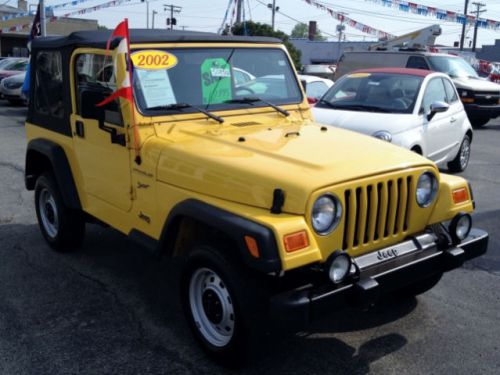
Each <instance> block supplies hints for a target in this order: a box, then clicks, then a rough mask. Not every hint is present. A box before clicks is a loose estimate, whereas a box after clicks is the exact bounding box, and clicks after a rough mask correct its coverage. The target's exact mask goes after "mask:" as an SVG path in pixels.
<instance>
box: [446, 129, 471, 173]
mask: <svg viewBox="0 0 500 375" xmlns="http://www.w3.org/2000/svg"><path fill="white" fill-rule="evenodd" d="M470 146H471V142H470V137H469V136H468V135H465V137H464V139H463V141H462V144H461V145H460V149H459V150H458V153H457V156H455V159H453V160H452V161H450V162H449V163H448V169H449V170H450V172H452V173H459V172H463V171H465V168H467V165H469V159H470Z"/></svg>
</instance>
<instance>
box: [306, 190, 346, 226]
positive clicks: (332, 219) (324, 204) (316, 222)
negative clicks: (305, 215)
mask: <svg viewBox="0 0 500 375" xmlns="http://www.w3.org/2000/svg"><path fill="white" fill-rule="evenodd" d="M341 216H342V205H341V204H340V201H339V200H338V199H337V198H336V197H335V196H333V195H330V194H325V195H322V196H321V197H319V198H318V199H316V202H314V204H313V208H312V215H311V218H312V220H311V221H312V226H313V228H314V230H315V231H316V233H318V234H320V235H326V234H328V233H330V232H331V231H333V230H334V229H335V227H336V226H337V225H338V223H339V221H340V218H341Z"/></svg>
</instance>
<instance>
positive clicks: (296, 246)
mask: <svg viewBox="0 0 500 375" xmlns="http://www.w3.org/2000/svg"><path fill="white" fill-rule="evenodd" d="M283 242H284V243H285V250H286V251H287V252H288V253H291V252H293V251H297V250H300V249H304V248H306V247H308V246H309V238H307V233H306V231H305V230H301V231H300V232H295V233H290V234H287V235H286V236H284V237H283Z"/></svg>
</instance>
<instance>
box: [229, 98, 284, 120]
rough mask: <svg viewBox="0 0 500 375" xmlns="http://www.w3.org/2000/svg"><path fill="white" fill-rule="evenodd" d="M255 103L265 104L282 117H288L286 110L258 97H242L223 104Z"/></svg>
mask: <svg viewBox="0 0 500 375" xmlns="http://www.w3.org/2000/svg"><path fill="white" fill-rule="evenodd" d="M256 102H262V103H264V104H267V105H268V106H269V107H271V108H273V109H275V110H276V111H278V112H279V113H281V114H282V115H283V116H290V112H288V111H287V110H285V109H283V108H281V107H278V106H277V105H276V104H273V103H271V102H268V101H267V100H264V99H261V98H258V97H256V96H255V97H244V98H239V99H231V100H226V101H225V102H224V103H249V104H251V103H256Z"/></svg>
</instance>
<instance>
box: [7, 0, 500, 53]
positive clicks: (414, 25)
mask: <svg viewBox="0 0 500 375" xmlns="http://www.w3.org/2000/svg"><path fill="white" fill-rule="evenodd" d="M67 1H69V0H45V2H46V6H50V5H56V4H61V3H63V2H67ZM108 1H109V0H90V1H88V2H84V3H80V4H78V5H77V6H76V7H69V6H68V7H65V8H64V9H62V10H59V11H56V12H55V15H62V14H64V13H67V12H70V11H74V10H78V9H82V8H89V7H93V6H96V5H99V4H103V3H106V2H108ZM318 1H319V0H318ZM412 1H413V2H415V3H419V4H423V5H427V6H434V7H438V8H441V9H446V10H449V11H454V12H460V13H463V10H464V9H463V8H464V0H459V1H452V0H441V1H435V0H421V1H420V0H412ZM228 2H229V0H149V1H148V4H146V2H141V0H129V1H127V2H125V3H123V4H121V5H119V6H116V7H112V8H107V9H102V10H99V11H95V12H91V13H88V14H86V15H82V16H74V17H81V18H88V19H97V20H98V22H99V24H100V25H104V26H106V27H108V28H114V27H115V26H116V25H117V24H118V23H119V22H120V21H122V20H123V18H128V19H129V26H130V27H131V28H145V27H146V9H147V8H148V7H149V26H150V27H152V13H153V11H155V12H157V13H156V14H155V20H154V24H155V25H154V26H155V28H165V27H166V18H167V17H168V15H167V12H166V11H165V10H164V8H165V7H164V4H174V5H177V6H180V7H182V9H181V12H180V14H177V15H176V18H177V22H178V23H177V25H178V27H179V28H180V27H184V28H185V29H187V30H198V31H208V32H217V30H218V29H219V27H220V25H221V23H222V20H223V17H224V14H225V12H226V9H227V6H228ZM271 2H272V0H245V1H244V3H245V6H244V7H245V17H246V19H247V20H249V19H251V20H253V21H255V22H265V23H269V24H270V23H271V11H270V9H269V8H268V7H267V4H268V3H271ZM483 2H484V3H486V8H485V9H486V12H484V13H483V14H482V15H481V17H483V18H488V19H493V20H498V21H500V0H487V1H486V0H483ZM15 3H16V1H15V0H11V1H9V2H8V5H13V6H15ZM321 3H322V4H324V5H325V6H327V7H329V8H331V9H333V10H335V11H337V12H346V13H347V14H348V17H350V18H352V19H354V20H356V21H358V22H361V23H364V24H366V25H368V26H371V27H373V28H376V29H380V30H383V31H386V32H388V33H391V34H394V35H402V34H405V33H408V32H410V31H414V30H418V29H421V28H424V27H426V26H430V25H432V24H439V25H440V26H441V28H442V31H443V32H442V35H441V36H440V37H438V39H437V41H436V43H438V44H444V45H453V42H454V41H458V40H459V39H460V32H461V28H462V26H461V25H460V24H458V23H452V22H443V21H441V20H438V19H436V18H434V17H431V16H428V17H426V16H419V15H414V14H411V13H405V12H401V11H399V10H397V9H395V8H387V7H384V6H382V5H379V4H376V3H374V2H373V1H370V0H348V1H346V0H343V1H340V0H325V1H321ZM470 3H472V0H471V1H470ZM276 6H278V7H279V11H278V12H277V13H276V20H275V23H276V29H279V30H282V31H284V32H286V33H289V32H290V31H291V30H292V28H293V27H294V26H295V25H296V24H297V23H298V22H304V23H307V22H308V21H310V20H315V21H317V23H318V28H319V29H320V30H321V32H322V33H323V34H324V35H325V36H326V37H328V39H332V40H336V38H337V34H336V26H337V24H338V21H337V20H335V19H334V18H332V17H331V16H330V15H329V14H328V13H327V12H325V11H322V10H320V9H317V8H316V7H314V6H311V5H309V4H307V3H306V2H305V1H304V0H276ZM472 8H473V6H472V5H471V4H469V14H470V10H472ZM345 32H346V38H347V40H350V41H362V40H367V41H369V40H376V38H375V37H374V36H371V35H368V34H363V33H361V32H360V31H358V30H356V29H354V28H350V27H348V26H346V30H345ZM472 36H473V28H470V30H468V33H467V37H468V39H466V46H468V41H469V40H472ZM495 39H500V31H493V30H488V29H481V28H480V29H479V31H478V42H477V45H478V46H481V45H483V44H486V45H488V44H494V41H495Z"/></svg>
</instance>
